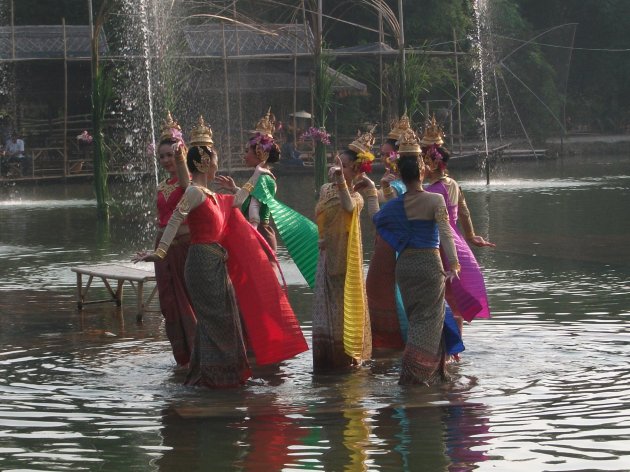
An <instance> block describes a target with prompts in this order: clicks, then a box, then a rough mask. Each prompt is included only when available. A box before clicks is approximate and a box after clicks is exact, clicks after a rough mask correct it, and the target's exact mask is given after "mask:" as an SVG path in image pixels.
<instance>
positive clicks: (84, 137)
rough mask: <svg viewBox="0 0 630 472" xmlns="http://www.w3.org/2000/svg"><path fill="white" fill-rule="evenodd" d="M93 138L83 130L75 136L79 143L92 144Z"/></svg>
mask: <svg viewBox="0 0 630 472" xmlns="http://www.w3.org/2000/svg"><path fill="white" fill-rule="evenodd" d="M93 140H94V138H93V137H92V136H90V133H88V132H87V131H83V133H81V134H80V135H78V136H77V141H79V143H80V144H92V141H93Z"/></svg>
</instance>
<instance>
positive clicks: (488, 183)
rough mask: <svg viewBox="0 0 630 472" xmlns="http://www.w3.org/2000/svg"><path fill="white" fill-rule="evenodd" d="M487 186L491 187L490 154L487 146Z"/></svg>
mask: <svg viewBox="0 0 630 472" xmlns="http://www.w3.org/2000/svg"><path fill="white" fill-rule="evenodd" d="M486 185H490V153H489V152H488V144H486Z"/></svg>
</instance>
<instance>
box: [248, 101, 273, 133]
mask: <svg viewBox="0 0 630 472" xmlns="http://www.w3.org/2000/svg"><path fill="white" fill-rule="evenodd" d="M275 130H276V117H275V116H274V115H273V113H271V107H269V110H267V113H266V114H265V116H263V117H262V118H261V119H260V120H258V123H256V129H255V130H254V131H253V133H260V134H262V135H263V136H271V137H273V132H274V131H275Z"/></svg>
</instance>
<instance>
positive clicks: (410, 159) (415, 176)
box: [398, 154, 422, 184]
mask: <svg viewBox="0 0 630 472" xmlns="http://www.w3.org/2000/svg"><path fill="white" fill-rule="evenodd" d="M421 166H422V161H421V160H420V155H419V154H403V155H401V156H400V159H398V170H399V172H400V178H401V179H402V181H403V182H404V183H405V184H407V183H413V182H417V181H419V180H420V167H421Z"/></svg>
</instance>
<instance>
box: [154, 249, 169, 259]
mask: <svg viewBox="0 0 630 472" xmlns="http://www.w3.org/2000/svg"><path fill="white" fill-rule="evenodd" d="M153 254H155V255H156V256H157V257H159V258H160V259H164V258H165V257H166V251H165V250H164V249H162V248H161V247H159V248H157V249H156V250H155V252H154V253H153Z"/></svg>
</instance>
